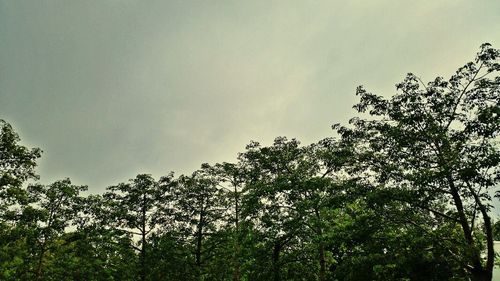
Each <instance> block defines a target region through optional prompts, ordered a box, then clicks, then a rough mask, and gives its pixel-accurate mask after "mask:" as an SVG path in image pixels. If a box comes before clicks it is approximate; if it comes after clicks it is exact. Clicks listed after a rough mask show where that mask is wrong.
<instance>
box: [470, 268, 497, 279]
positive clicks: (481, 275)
mask: <svg viewBox="0 0 500 281" xmlns="http://www.w3.org/2000/svg"><path fill="white" fill-rule="evenodd" d="M471 275H472V276H471V277H472V280H473V281H491V279H492V272H491V271H488V270H484V269H479V270H473V271H472V272H471Z"/></svg>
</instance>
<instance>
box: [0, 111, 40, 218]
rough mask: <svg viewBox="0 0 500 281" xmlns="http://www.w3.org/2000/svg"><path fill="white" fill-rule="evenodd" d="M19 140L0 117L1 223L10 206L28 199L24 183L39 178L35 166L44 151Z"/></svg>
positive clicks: (10, 127)
mask: <svg viewBox="0 0 500 281" xmlns="http://www.w3.org/2000/svg"><path fill="white" fill-rule="evenodd" d="M19 142H20V138H19V135H18V134H17V133H16V132H15V131H14V129H13V128H12V126H11V125H10V124H9V123H7V122H5V121H4V120H2V119H0V216H2V217H0V223H1V222H2V221H3V219H4V218H3V214H4V212H5V211H7V208H8V206H11V205H12V204H14V203H17V201H18V200H22V199H23V198H24V199H26V193H25V192H24V191H23V190H22V189H21V186H22V184H23V183H24V182H25V181H26V180H28V179H38V176H37V175H36V173H35V167H36V160H37V159H38V158H40V155H41V152H42V151H41V150H40V149H39V148H32V149H29V148H27V147H25V146H23V145H21V144H20V143H19Z"/></svg>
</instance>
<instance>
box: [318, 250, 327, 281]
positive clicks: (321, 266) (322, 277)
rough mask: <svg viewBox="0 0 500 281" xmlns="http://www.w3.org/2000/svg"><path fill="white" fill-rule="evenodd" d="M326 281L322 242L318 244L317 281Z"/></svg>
mask: <svg viewBox="0 0 500 281" xmlns="http://www.w3.org/2000/svg"><path fill="white" fill-rule="evenodd" d="M325 280H326V261H325V246H324V245H323V242H320V244H319V281H325Z"/></svg>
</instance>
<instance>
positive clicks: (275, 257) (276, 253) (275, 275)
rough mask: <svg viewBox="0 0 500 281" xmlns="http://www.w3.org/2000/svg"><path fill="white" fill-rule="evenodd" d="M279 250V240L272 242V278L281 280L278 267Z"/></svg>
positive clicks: (276, 280) (277, 280)
mask: <svg viewBox="0 0 500 281" xmlns="http://www.w3.org/2000/svg"><path fill="white" fill-rule="evenodd" d="M280 252H281V244H280V243H279V242H275V243H274V248H273V259H272V269H273V280H274V281H280V280H281V268H280V264H279V262H280Z"/></svg>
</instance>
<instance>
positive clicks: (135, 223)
mask: <svg viewBox="0 0 500 281" xmlns="http://www.w3.org/2000/svg"><path fill="white" fill-rule="evenodd" d="M172 177H173V174H170V175H168V176H166V177H164V178H162V179H161V180H160V182H157V181H155V179H154V178H153V177H152V176H151V175H146V174H140V175H137V177H136V178H134V179H131V180H130V181H129V182H128V183H120V184H118V185H116V186H111V187H109V188H108V190H109V191H108V192H107V193H106V194H105V195H104V196H105V198H107V199H108V202H109V204H110V213H111V215H112V216H113V218H114V219H115V226H116V227H118V228H119V229H120V230H122V231H126V232H128V233H130V234H132V235H137V236H139V238H140V242H139V245H140V248H136V249H137V250H138V251H139V253H140V254H139V262H140V271H139V274H140V280H142V281H144V280H146V279H147V264H146V255H147V242H148V241H147V240H148V235H149V234H151V233H152V232H153V231H154V230H155V229H156V228H157V227H158V226H159V224H158V221H159V212H158V207H159V203H160V202H161V198H162V197H163V193H164V191H165V190H167V189H163V188H161V187H162V186H163V185H169V184H170V182H171V179H172ZM160 183H161V184H160Z"/></svg>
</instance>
